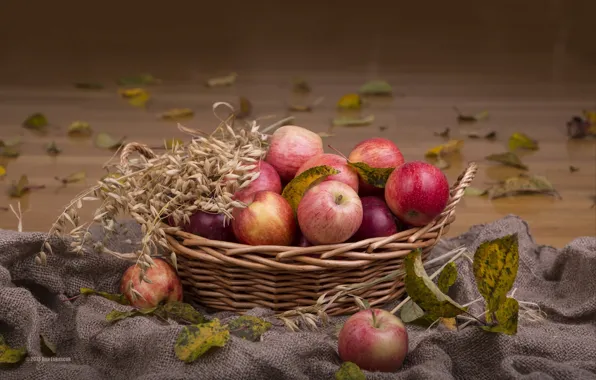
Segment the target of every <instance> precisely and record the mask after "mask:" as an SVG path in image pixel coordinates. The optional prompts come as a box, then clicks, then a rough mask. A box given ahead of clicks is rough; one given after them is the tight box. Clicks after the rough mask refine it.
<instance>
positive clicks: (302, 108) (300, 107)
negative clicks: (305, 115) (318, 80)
mask: <svg viewBox="0 0 596 380" xmlns="http://www.w3.org/2000/svg"><path fill="white" fill-rule="evenodd" d="M323 100H325V98H324V97H322V96H321V97H319V98H317V99H315V101H313V102H312V103H311V104H289V105H288V110H289V111H294V112H312V110H313V109H314V108H315V107H316V106H318V105H319V104H321V103H322V102H323Z"/></svg>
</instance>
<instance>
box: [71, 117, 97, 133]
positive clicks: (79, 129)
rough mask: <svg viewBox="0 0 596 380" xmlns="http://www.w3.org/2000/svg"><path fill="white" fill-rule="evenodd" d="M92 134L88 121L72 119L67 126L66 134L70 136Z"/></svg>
mask: <svg viewBox="0 0 596 380" xmlns="http://www.w3.org/2000/svg"><path fill="white" fill-rule="evenodd" d="M92 134H93V129H91V126H90V125H89V123H87V122H85V121H80V120H77V121H73V122H72V123H71V124H70V125H69V126H68V135H69V136H72V137H88V136H91V135H92Z"/></svg>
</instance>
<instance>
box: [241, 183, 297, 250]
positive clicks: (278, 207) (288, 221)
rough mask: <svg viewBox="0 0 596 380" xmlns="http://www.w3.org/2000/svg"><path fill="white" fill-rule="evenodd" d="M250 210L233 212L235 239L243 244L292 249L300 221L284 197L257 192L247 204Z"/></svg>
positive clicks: (268, 192) (270, 192)
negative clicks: (281, 246) (290, 247)
mask: <svg viewBox="0 0 596 380" xmlns="http://www.w3.org/2000/svg"><path fill="white" fill-rule="evenodd" d="M243 202H245V203H246V204H247V207H246V208H240V207H238V208H235V209H234V211H233V212H232V216H233V219H232V229H233V230H234V235H235V236H236V238H237V239H238V241H240V242H241V243H243V244H249V245H288V246H289V245H291V244H292V242H293V241H294V237H295V236H296V230H297V229H298V226H297V225H296V218H295V216H294V210H292V206H290V203H289V202H288V201H287V200H286V199H285V198H284V197H282V196H281V195H279V194H277V193H275V192H273V191H267V190H261V191H257V192H256V193H253V194H251V195H249V196H248V197H247V198H245V200H243Z"/></svg>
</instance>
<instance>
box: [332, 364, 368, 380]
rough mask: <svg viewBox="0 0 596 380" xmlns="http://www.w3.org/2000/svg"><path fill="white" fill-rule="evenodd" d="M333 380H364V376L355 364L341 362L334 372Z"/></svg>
mask: <svg viewBox="0 0 596 380" xmlns="http://www.w3.org/2000/svg"><path fill="white" fill-rule="evenodd" d="M335 380H366V376H365V375H364V372H362V370H361V369H360V367H358V365H357V364H355V363H352V362H343V363H341V366H340V367H339V369H338V370H337V372H335Z"/></svg>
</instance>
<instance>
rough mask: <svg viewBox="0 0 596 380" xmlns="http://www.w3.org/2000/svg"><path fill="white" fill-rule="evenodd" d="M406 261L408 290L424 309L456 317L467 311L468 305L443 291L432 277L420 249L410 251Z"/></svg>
mask: <svg viewBox="0 0 596 380" xmlns="http://www.w3.org/2000/svg"><path fill="white" fill-rule="evenodd" d="M404 261H405V270H406V276H405V280H404V282H405V286H406V292H407V293H408V295H409V296H410V298H411V299H412V301H414V302H416V303H417V304H418V306H420V308H422V310H424V311H425V312H427V313H428V314H430V315H432V316H433V317H437V318H439V317H445V318H450V317H455V316H457V315H460V314H462V313H464V312H466V311H467V308H466V307H463V306H461V305H460V304H458V303H457V302H455V301H454V300H453V299H451V297H449V296H448V295H446V294H444V293H443V292H441V290H440V289H439V287H438V286H437V285H435V283H434V282H433V281H432V280H431V279H430V277H429V276H428V274H427V273H426V271H425V269H424V265H423V264H422V254H421V251H420V250H419V249H417V250H415V251H412V252H411V253H409V254H408V255H407V256H406V257H405V260H404Z"/></svg>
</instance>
